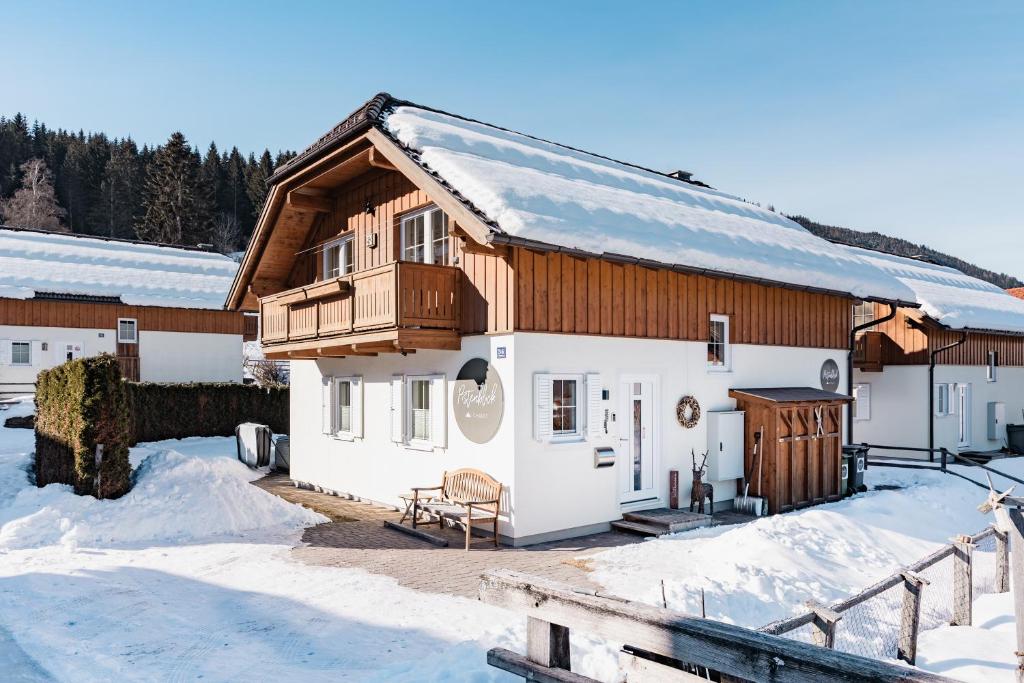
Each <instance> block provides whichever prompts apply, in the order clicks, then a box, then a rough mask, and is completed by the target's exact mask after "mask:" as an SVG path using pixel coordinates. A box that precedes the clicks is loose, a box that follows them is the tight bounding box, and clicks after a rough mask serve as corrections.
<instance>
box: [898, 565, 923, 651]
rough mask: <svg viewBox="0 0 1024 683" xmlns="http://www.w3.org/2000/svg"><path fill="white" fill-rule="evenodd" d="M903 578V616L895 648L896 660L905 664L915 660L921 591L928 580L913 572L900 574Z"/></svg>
mask: <svg viewBox="0 0 1024 683" xmlns="http://www.w3.org/2000/svg"><path fill="white" fill-rule="evenodd" d="M901 574H902V576H903V615H902V618H901V619H900V639H899V642H898V644H897V646H896V658H897V659H902V660H903V661H904V662H906V663H907V664H914V661H915V660H916V659H917V634H918V630H919V627H920V624H921V591H922V589H923V588H924V587H925V586H927V585H928V580H927V579H925V578H924V577H921V576H918V575H917V574H914V573H913V572H901Z"/></svg>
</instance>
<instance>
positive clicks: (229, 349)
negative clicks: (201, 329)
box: [139, 330, 242, 382]
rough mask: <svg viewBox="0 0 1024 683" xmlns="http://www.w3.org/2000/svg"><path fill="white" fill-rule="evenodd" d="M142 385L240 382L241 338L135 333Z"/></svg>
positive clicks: (193, 334)
mask: <svg viewBox="0 0 1024 683" xmlns="http://www.w3.org/2000/svg"><path fill="white" fill-rule="evenodd" d="M139 358H140V361H139V379H140V380H141V381H143V382H241V381H242V335H240V334H210V333H198V332H156V331H153V330H141V331H140V332H139Z"/></svg>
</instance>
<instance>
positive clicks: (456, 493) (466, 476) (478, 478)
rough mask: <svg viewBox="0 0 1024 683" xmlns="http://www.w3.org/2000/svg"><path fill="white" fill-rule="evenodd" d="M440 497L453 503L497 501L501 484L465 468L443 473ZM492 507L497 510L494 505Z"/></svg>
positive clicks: (479, 472)
mask: <svg viewBox="0 0 1024 683" xmlns="http://www.w3.org/2000/svg"><path fill="white" fill-rule="evenodd" d="M441 496H442V497H443V498H445V499H447V500H451V501H455V502H464V501H474V500H498V499H500V498H501V483H500V482H498V480H496V479H495V478H494V477H492V476H491V475H489V474H486V473H484V472H481V471H480V470H475V469H472V468H470V467H465V468H463V469H460V470H452V471H451V472H445V473H444V480H443V481H442V482H441ZM488 507H490V506H488ZM494 507H495V508H497V506H496V505H495V506H494Z"/></svg>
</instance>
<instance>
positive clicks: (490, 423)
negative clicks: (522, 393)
mask: <svg viewBox="0 0 1024 683" xmlns="http://www.w3.org/2000/svg"><path fill="white" fill-rule="evenodd" d="M452 410H453V411H454V412H455V423H456V424H457V425H459V431H461V432H462V434H463V435H464V436H465V437H466V438H467V439H469V440H470V441H472V442H473V443H487V442H488V441H490V440H491V439H493V438H494V435H495V434H497V433H498V427H500V426H501V418H502V415H503V414H504V412H505V392H504V390H503V389H502V386H501V378H500V377H499V376H498V371H497V370H495V369H494V367H493V366H492V365H491V364H490V363H488V362H487V361H486V360H484V359H483V358H473V359H472V360H469V361H466V364H465V365H463V366H462V369H461V370H459V375H458V377H456V379H455V390H454V391H453V392H452Z"/></svg>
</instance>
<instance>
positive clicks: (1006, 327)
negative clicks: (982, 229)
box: [853, 249, 1024, 457]
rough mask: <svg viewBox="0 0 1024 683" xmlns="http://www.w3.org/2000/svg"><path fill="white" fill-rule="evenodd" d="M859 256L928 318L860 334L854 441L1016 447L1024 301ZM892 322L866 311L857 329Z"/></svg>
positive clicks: (953, 273)
mask: <svg viewBox="0 0 1024 683" xmlns="http://www.w3.org/2000/svg"><path fill="white" fill-rule="evenodd" d="M856 252H857V253H859V254H861V255H862V256H863V257H865V258H867V259H870V260H871V261H872V262H873V263H874V264H875V265H877V266H878V267H879V268H882V269H884V270H886V271H887V272H889V273H891V274H892V275H893V276H894V277H896V278H898V279H899V280H900V281H901V282H903V283H904V284H906V285H907V286H908V287H910V288H911V289H912V290H914V293H915V299H916V301H917V303H918V304H920V309H919V310H911V309H905V308H898V309H897V310H896V312H895V316H894V317H893V318H892V319H891V320H887V321H884V322H882V323H880V324H877V325H872V326H869V327H867V328H865V329H864V330H862V331H860V332H859V333H858V345H857V353H856V355H855V366H856V370H855V372H854V381H855V383H856V386H855V396H856V398H857V401H856V402H855V406H854V419H853V437H854V441H856V442H858V443H871V444H877V445H883V446H902V447H908V448H946V449H948V450H949V451H951V452H958V451H961V452H962V451H982V452H984V451H995V450H998V449H1001V448H1003V447H1004V446H1007V445H1008V438H1007V425H1008V424H1011V425H1012V424H1016V425H1024V301H1022V300H1020V299H1018V298H1015V297H1013V296H1011V295H1010V294H1008V293H1007V292H1005V291H1004V290H1002V289H1000V288H999V287H996V286H995V285H992V284H989V283H987V282H984V281H982V280H979V279H977V278H973V277H970V276H968V275H965V274H963V273H961V272H960V271H958V270H955V269H953V268H947V267H944V266H939V265H935V264H932V263H927V262H923V261H919V260H915V259H908V258H903V257H900V256H893V255H891V254H885V253H880V252H871V251H867V250H862V249H858V250H856ZM888 313H889V308H888V307H887V306H885V305H876V304H870V303H868V304H863V305H861V306H859V307H858V308H857V309H856V310H855V323H861V324H864V325H868V324H869V323H870V322H871V321H872V320H878V319H881V318H884V317H886V316H887V314H888ZM933 361H934V367H933ZM878 454H879V455H881V454H882V452H881V451H880V452H879V453H878ZM896 454H897V455H903V456H907V455H911V456H916V457H927V454H926V453H913V452H902V451H901V452H897V453H896Z"/></svg>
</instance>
